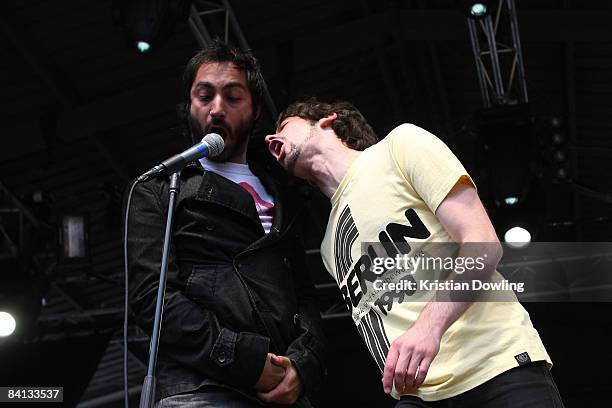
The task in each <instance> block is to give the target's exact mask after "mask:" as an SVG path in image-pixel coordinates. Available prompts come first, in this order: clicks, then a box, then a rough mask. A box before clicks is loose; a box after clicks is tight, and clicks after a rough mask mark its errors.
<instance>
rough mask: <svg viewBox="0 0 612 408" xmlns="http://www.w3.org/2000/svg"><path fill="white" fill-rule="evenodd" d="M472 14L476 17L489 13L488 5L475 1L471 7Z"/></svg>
mask: <svg viewBox="0 0 612 408" xmlns="http://www.w3.org/2000/svg"><path fill="white" fill-rule="evenodd" d="M470 14H471V15H472V16H474V17H483V16H484V15H485V14H487V6H486V5H484V4H482V3H474V4H472V7H470Z"/></svg>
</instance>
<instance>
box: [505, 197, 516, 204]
mask: <svg viewBox="0 0 612 408" xmlns="http://www.w3.org/2000/svg"><path fill="white" fill-rule="evenodd" d="M518 202H519V199H518V197H506V198H504V203H505V204H506V205H515V204H518Z"/></svg>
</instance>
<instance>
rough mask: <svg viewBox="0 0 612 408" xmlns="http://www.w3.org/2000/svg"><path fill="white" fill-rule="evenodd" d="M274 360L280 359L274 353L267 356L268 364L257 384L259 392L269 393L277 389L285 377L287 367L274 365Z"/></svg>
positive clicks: (265, 365) (256, 387)
mask: <svg viewBox="0 0 612 408" xmlns="http://www.w3.org/2000/svg"><path fill="white" fill-rule="evenodd" d="M274 358H278V357H277V356H276V355H274V354H272V353H268V355H267V356H266V363H265V364H264V368H263V371H262V372H261V375H260V376H259V380H257V383H256V384H255V389H256V390H257V391H269V390H271V389H273V388H274V387H276V386H277V385H278V383H280V382H281V380H282V379H283V378H284V377H285V374H286V369H285V367H283V366H282V365H280V364H273V363H272V361H273V359H274Z"/></svg>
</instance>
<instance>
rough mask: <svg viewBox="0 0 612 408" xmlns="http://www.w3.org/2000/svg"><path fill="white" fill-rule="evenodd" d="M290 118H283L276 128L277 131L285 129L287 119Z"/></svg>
mask: <svg viewBox="0 0 612 408" xmlns="http://www.w3.org/2000/svg"><path fill="white" fill-rule="evenodd" d="M288 120H289V118H287V119H285V120H283V121H282V122H281V123H280V124H279V125H278V127H277V128H276V131H277V132H280V131H281V130H283V128H284V127H285V125H286V124H287V121H288Z"/></svg>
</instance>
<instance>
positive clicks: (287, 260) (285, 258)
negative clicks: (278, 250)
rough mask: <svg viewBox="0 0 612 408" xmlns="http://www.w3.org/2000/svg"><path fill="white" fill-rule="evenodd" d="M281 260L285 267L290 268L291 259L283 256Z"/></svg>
mask: <svg viewBox="0 0 612 408" xmlns="http://www.w3.org/2000/svg"><path fill="white" fill-rule="evenodd" d="M283 262H284V263H285V266H286V267H287V268H290V269H291V260H290V259H289V258H287V257H284V258H283Z"/></svg>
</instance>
